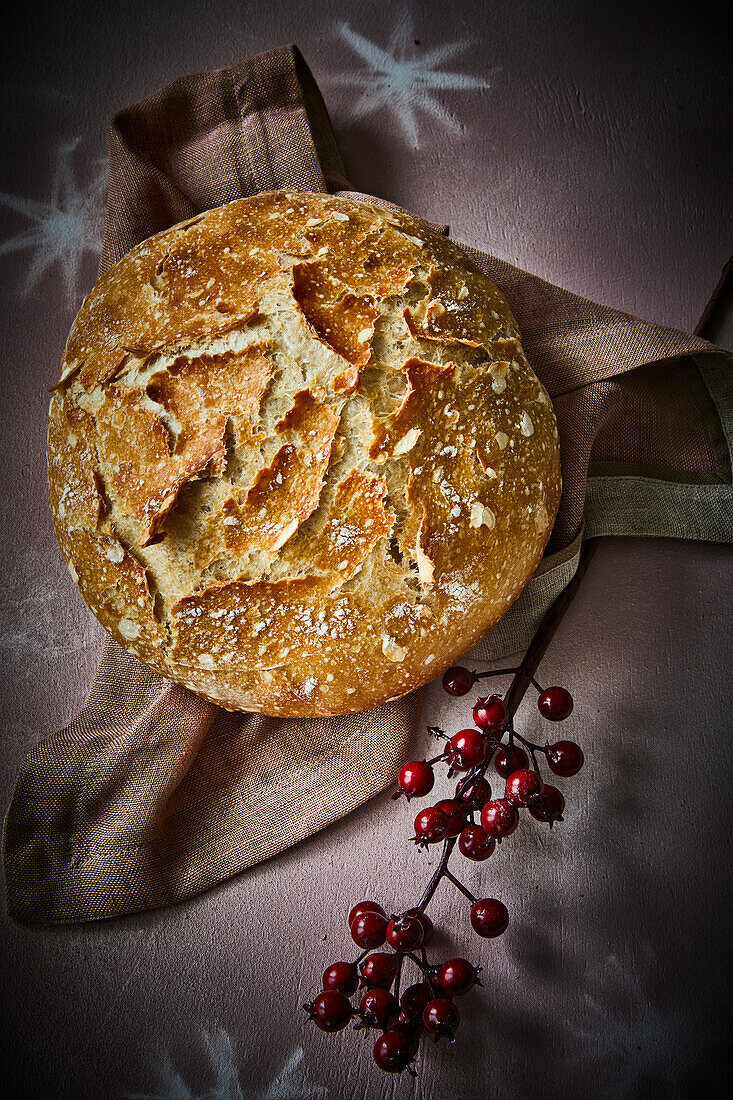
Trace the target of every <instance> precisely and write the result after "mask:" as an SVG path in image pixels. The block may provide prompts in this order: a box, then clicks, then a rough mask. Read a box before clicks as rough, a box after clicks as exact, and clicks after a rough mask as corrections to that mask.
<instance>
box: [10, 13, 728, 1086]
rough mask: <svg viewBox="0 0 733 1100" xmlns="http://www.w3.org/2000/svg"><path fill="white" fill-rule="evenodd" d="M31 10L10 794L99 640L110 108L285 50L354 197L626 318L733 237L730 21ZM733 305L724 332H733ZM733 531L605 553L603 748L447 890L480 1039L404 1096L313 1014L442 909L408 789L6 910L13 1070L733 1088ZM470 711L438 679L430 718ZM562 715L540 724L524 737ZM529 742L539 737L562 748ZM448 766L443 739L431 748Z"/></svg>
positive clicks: (15, 362) (81, 1081)
mask: <svg viewBox="0 0 733 1100" xmlns="http://www.w3.org/2000/svg"><path fill="white" fill-rule="evenodd" d="M16 14H17V16H18V18H17V22H16V24H15V25H14V26H13V27H12V29H11V28H8V27H5V28H4V33H3V36H2V42H1V43H0V45H1V48H2V54H3V57H2V73H3V82H4V90H3V111H4V141H3V156H2V159H1V161H0V192H1V194H0V230H1V231H2V242H3V243H1V244H0V296H1V297H2V358H1V362H2V372H3V395H2V424H3V446H2V465H1V468H0V477H1V478H2V500H3V505H4V507H3V510H2V519H3V540H4V542H3V552H2V562H3V567H4V568H3V585H2V639H1V640H2V647H3V676H2V729H3V735H4V751H3V754H2V764H1V775H2V779H1V782H2V803H3V807H6V806H7V804H8V802H9V799H10V795H11V791H12V786H13V781H14V778H15V776H16V774H17V771H18V769H19V767H20V763H21V760H22V759H23V756H24V755H25V753H26V752H27V750H28V749H29V748H30V746H31V745H32V744H33V743H34V742H35V741H36V740H38V739H40V738H41V737H43V736H46V735H47V734H49V733H51V732H52V731H54V730H55V729H57V728H58V727H60V726H62V725H63V724H64V723H66V722H67V721H68V719H69V718H70V717H71V715H72V714H73V713H74V712H75V711H76V710H77V708H78V707H79V705H80V704H81V702H82V700H83V698H84V696H85V692H86V689H87V686H88V684H89V681H90V679H91V677H92V674H93V671H94V668H95V665H96V661H97V658H98V654H99V652H100V647H101V645H102V631H101V628H100V627H99V626H98V625H97V623H96V621H95V620H94V619H93V618H92V617H91V615H90V614H89V613H88V612H87V610H86V608H85V607H84V605H83V603H82V601H81V599H80V597H79V595H78V593H77V592H76V590H75V588H74V586H73V585H72V583H71V580H70V578H69V575H68V572H67V570H66V567H65V565H64V563H63V561H62V558H61V554H60V552H59V550H58V548H57V546H56V542H55V540H54V535H53V531H52V527H51V521H50V516H49V511H48V506H47V499H46V488H45V452H44V445H45V416H46V407H47V400H48V399H47V395H46V387H48V386H49V385H51V384H52V383H53V381H55V378H56V376H57V370H58V362H59V358H60V354H61V349H62V346H63V342H64V339H65V337H66V333H67V331H68V328H69V326H70V323H71V320H72V318H73V315H74V313H75V310H76V308H78V306H79V304H80V301H81V297H82V295H83V293H84V292H85V291H86V290H87V289H88V288H89V287H90V285H91V283H92V282H93V279H94V274H95V270H96V258H97V252H98V247H99V242H100V237H101V228H102V224H103V217H104V194H105V147H104V127H105V122H106V119H107V117H108V116H109V115H110V114H111V113H113V112H114V111H115V110H117V109H118V108H120V107H121V106H124V105H125V104H127V103H128V102H131V101H133V100H136V99H138V98H140V97H142V96H143V95H146V94H147V93H149V92H151V91H153V90H154V89H155V88H156V87H158V86H160V85H161V84H164V83H166V82H167V81H169V80H171V79H173V78H174V77H176V76H178V75H181V74H183V73H186V72H193V71H198V70H201V69H208V68H219V67H222V66H226V65H229V64H232V63H234V62H236V61H238V60H240V59H241V58H243V57H245V56H248V55H251V54H253V53H257V52H259V51H261V50H265V49H270V48H272V47H274V46H278V45H283V44H286V43H289V42H295V43H297V44H298V45H299V46H300V48H301V49H302V51H303V53H304V55H305V57H306V60H307V61H308V63H309V64H310V66H311V68H312V70H313V72H314V75H315V77H316V80H317V81H318V83H319V85H320V87H321V90H322V92H323V94H324V97H325V99H326V103H327V106H328V107H329V110H330V112H331V115H332V118H333V123H334V128H335V130H336V133H337V136H338V138H339V140H340V142H341V145H342V148H343V152H344V155H345V157H346V160H347V164H348V168H349V171H350V176H351V180H352V182H353V185H354V186H355V187H357V188H359V189H361V190H364V191H367V192H371V193H373V194H378V195H381V196H383V197H385V198H387V199H391V200H393V201H396V202H398V203H401V204H403V205H404V206H406V207H408V208H409V209H411V210H413V211H414V212H415V213H417V214H419V215H423V216H425V217H427V218H431V219H433V220H436V221H446V222H450V224H451V228H452V232H453V235H454V236H456V237H457V238H458V239H459V240H464V241H466V242H469V243H472V244H476V245H477V246H478V247H480V248H482V249H485V250H487V251H492V252H494V253H496V254H498V255H500V256H502V257H504V258H505V259H507V260H510V261H511V262H512V263H515V264H519V265H521V266H524V267H526V268H528V269H530V270H532V271H535V272H536V273H538V274H539V275H542V276H544V277H545V278H547V279H550V280H553V281H555V282H557V283H560V284H562V285H563V286H566V287H568V288H570V289H572V290H575V291H579V292H581V293H583V294H585V295H588V296H590V297H592V298H595V299H597V300H598V301H601V302H605V303H608V304H610V305H614V306H619V307H621V308H623V309H625V310H629V311H631V312H633V313H636V314H638V315H640V316H643V317H646V318H649V319H652V320H656V321H661V322H665V323H668V324H671V325H675V326H679V327H683V328H691V327H692V326H694V324H695V322H696V320H697V318H698V316H699V314H700V312H701V310H702V307H703V306H704V304H705V301H706V299H707V298H708V295H709V294H710V291H711V290H712V288H713V286H714V285H715V283H716V281H717V279H718V276H719V274H720V271H721V269H722V267H723V264H724V262H725V260H726V259H727V256H728V254H729V252H730V250H731V237H732V236H733V234H732V233H731V228H732V219H731V208H730V180H731V176H732V174H733V173H732V172H731V169H732V168H733V164H732V163H731V148H732V144H731V141H730V122H731V80H730V57H729V55H728V54H727V49H728V45H729V38H728V35H727V33H726V32H725V27H724V25H723V24H722V23H721V18H722V16H721V15H720V13H719V11H718V8H717V7H715V8H714V7H711V8H710V9H709V11H708V10H707V9H706V6H705V5H704V4H700V3H698V4H695V5H692V6H689V5H679V6H675V5H674V4H672V5H670V4H665V5H661V4H659V5H655V4H653V3H651V4H650V3H647V4H641V5H640V4H638V3H630V2H629V0H620V2H617V3H614V4H607V3H600V4H586V3H582V2H581V0H558V2H555V3H549V2H547V3H531V2H514V3H510V2H507V0H496V2H494V3H491V4H485V3H481V2H479V0H453V2H452V3H450V4H449V3H445V2H443V3H438V2H436V0H431V2H427V3H424V4H419V3H415V2H407V3H405V2H402V3H397V4H395V5H394V6H387V5H384V4H377V3H366V2H354V3H346V2H343V0H342V2H337V0H314V2H312V3H308V4H305V3H295V2H294V0H268V2H254V3H247V2H246V0H244V2H242V0H238V2H234V0H197V2H196V3H193V2H191V0H179V2H178V3H177V4H164V3H157V4H156V3H152V2H147V3H143V2H141V0H133V2H127V3H119V4H116V5H113V4H110V3H101V4H100V3H98V2H97V3H91V2H89V0H81V2H77V3H73V4H72V3H68V4H65V5H58V4H55V5H52V4H40V3H36V2H33V0H31V2H29V3H24V4H23V5H22V7H21V8H20V9H18V12H17V13H16ZM732 313H733V311H731V312H730V313H729V316H728V319H727V320H726V319H724V321H723V323H722V325H721V326H720V328H719V331H718V334H717V338H718V340H719V341H720V342H721V343H723V344H724V345H725V346H727V347H733V316H732V315H731V314H732ZM732 596H733V584H732V577H731V553H730V550H729V548H727V547H724V546H716V545H698V544H692V543H681V542H673V541H665V540H646V539H644V540H630V539H627V540H623V539H613V540H607V541H606V543H605V544H604V545H603V546H601V548H600V551H599V553H598V554H597V557H596V559H595V560H594V562H593V564H592V567H591V569H590V572H589V574H588V576H587V578H586V580H585V581H584V584H583V587H582V590H581V593H580V595H579V596H578V598H577V600H576V602H575V604H574V605H573V607H572V609H571V611H570V613H569V616H568V618H567V620H566V621H565V623H564V625H563V627H562V629H561V632H560V633H559V635H558V636H557V638H556V639H555V642H554V643H553V646H552V648H551V650H550V653H549V655H548V657H547V658H546V660H545V663H544V666H543V669H542V675H543V677H544V679H545V680H547V681H549V682H556V681H560V682H564V683H566V684H567V685H568V686H569V687H570V689H571V690H572V691H573V693H574V695H575V697H576V710H575V713H574V715H573V716H572V718H571V719H570V720H569V722H568V724H567V736H570V737H574V738H576V739H577V740H579V741H580V742H581V743H582V744H583V746H584V747H585V750H586V755H587V759H588V765H587V767H586V769H585V770H584V771H583V772H582V773H581V775H580V776H579V777H578V778H577V779H576V780H573V781H569V782H567V783H566V784H565V791H566V796H567V799H568V811H567V814H566V821H565V823H564V824H563V825H562V826H560V827H559V828H557V829H554V830H553V831H552V833H551V834H548V832H547V831H546V830H544V829H540V828H539V827H538V828H536V829H535V828H532V827H527V828H525V829H524V830H523V831H522V832H521V834H519V835H517V836H516V837H515V838H513V840H512V843H511V844H507V845H504V846H503V848H502V849H501V850H500V851H499V852H498V854H497V855H496V856H495V857H494V858H493V859H492V860H491V861H490V863H489V864H486V865H482V866H481V865H476V867H474V868H472V869H470V870H469V871H468V872H467V874H466V881H467V883H468V885H469V886H471V887H475V888H476V889H479V887H478V883H479V882H481V883H482V884H483V885H482V887H481V888H480V889H481V890H482V891H483V892H486V893H496V894H498V896H500V897H502V898H503V899H504V900H505V901H506V903H507V904H508V906H509V908H510V911H511V913H512V917H513V920H512V924H511V926H510V930H509V931H508V932H507V934H506V935H505V936H504V937H502V938H501V939H500V940H497V941H496V942H484V941H479V940H478V939H477V938H476V937H474V936H473V935H472V933H471V932H470V929H469V927H468V920H467V912H466V903H465V901H464V900H463V899H462V898H461V897H460V895H458V894H456V893H455V892H450V891H449V889H448V888H447V887H446V888H444V887H441V892H440V893H439V895H438V896H437V898H436V901H435V903H434V917H435V919H437V920H438V921H439V923H441V924H442V925H443V926H444V928H445V929H447V930H448V929H449V930H450V931H449V932H446V933H444V934H442V935H441V937H440V939H439V941H438V945H437V946H438V947H440V948H442V950H443V951H444V952H445V954H446V956H447V955H448V954H464V953H465V954H467V955H468V956H469V957H470V958H472V959H475V960H476V961H477V962H481V963H483V966H484V989H483V990H482V991H480V992H478V993H474V994H471V995H469V997H468V998H465V999H464V1000H463V1003H462V1005H461V1007H462V1010H463V1023H462V1024H461V1027H460V1029H459V1033H458V1038H457V1041H456V1043H455V1045H453V1046H452V1047H445V1048H440V1047H439V1048H434V1047H432V1045H429V1044H423V1051H422V1053H421V1055H420V1058H419V1062H418V1071H419V1076H418V1078H417V1080H416V1081H415V1082H413V1081H411V1080H408V1079H406V1078H405V1079H400V1080H397V1081H394V1080H392V1079H387V1078H385V1077H383V1076H381V1075H380V1074H379V1072H378V1070H377V1069H376V1067H374V1066H373V1065H372V1064H371V1054H370V1050H369V1047H370V1044H369V1043H367V1042H365V1041H363V1040H360V1039H359V1037H358V1036H355V1035H353V1034H351V1033H350V1032H346V1033H342V1034H339V1035H337V1036H333V1037H328V1036H324V1035H322V1034H320V1033H317V1032H316V1031H315V1029H313V1028H312V1027H306V1026H305V1025H304V1021H303V1019H302V1017H303V1016H304V1013H303V1012H302V1010H301V1009H300V1007H299V1006H300V1004H302V1002H303V1001H304V1000H305V999H307V998H308V997H310V996H311V995H312V994H313V993H314V992H315V991H316V989H317V987H318V980H319V977H320V974H321V971H322V969H323V967H324V966H325V965H326V963H328V962H330V961H332V960H333V959H337V958H341V957H343V956H344V954H345V953H348V951H349V948H348V944H347V933H346V927H345V923H344V916H345V913H346V912H347V910H348V908H349V906H350V905H351V904H353V903H354V902H355V901H357V900H359V899H360V898H361V897H364V896H366V897H375V898H378V899H380V900H382V901H383V902H384V903H385V905H386V906H388V907H392V906H399V905H400V903H401V902H404V901H406V900H407V899H409V902H410V904H414V899H415V898H416V897H417V894H418V893H419V891H420V889H421V886H420V884H421V883H422V882H424V881H425V879H426V878H427V876H428V874H429V868H430V866H431V865H432V863H433V860H434V857H433V856H432V855H430V856H426V855H422V854H419V853H417V852H416V851H415V850H414V848H413V846H411V845H408V843H407V840H408V837H409V835H410V828H409V824H410V822H411V816H412V815H411V814H410V813H409V812H407V811H406V808H405V806H404V805H403V804H400V803H394V802H392V801H391V800H390V799H389V797H388V796H387V795H384V796H380V797H378V798H376V799H374V800H373V801H372V802H370V803H369V804H368V805H366V806H365V807H363V808H362V809H361V810H359V811H357V812H356V813H354V814H352V815H351V816H349V817H348V818H346V819H344V820H343V821H341V822H340V823H339V824H337V825H334V826H332V827H331V828H329V829H327V830H325V831H324V832H322V833H320V834H318V835H316V836H314V837H312V838H311V839H310V840H308V841H306V842H304V843H302V844H300V845H298V846H297V847H295V848H293V849H290V850H289V851H287V852H286V853H284V854H283V855H281V856H279V857H278V858H276V859H273V860H270V861H269V862H267V863H265V864H263V865H261V866H259V867H256V868H254V869H253V870H251V871H248V872H246V873H244V874H242V875H240V876H238V877H237V878H235V879H233V880H231V881H229V882H227V883H225V884H223V885H222V886H220V887H219V888H217V889H214V890H212V891H210V892H208V893H207V894H205V895H204V896H202V897H200V898H198V899H196V900H194V901H192V902H190V903H187V904H185V905H181V906H179V907H178V908H173V909H168V910H163V911H159V912H153V913H148V914H143V915H140V916H135V917H131V918H126V919H124V920H112V921H107V922H104V923H100V924H92V925H86V926H78V927H57V928H47V927H46V928H44V927H20V926H18V925H15V924H13V923H12V922H10V921H8V920H7V919H5V918H3V919H2V921H0V931H1V935H2V941H3V942H2V964H1V965H2V973H3V985H4V990H5V992H4V1002H3V1004H4V1011H3V1027H2V1036H3V1039H2V1041H3V1046H4V1050H5V1059H4V1068H3V1071H2V1075H3V1083H4V1085H5V1087H6V1091H7V1094H8V1095H11V1096H13V1097H46V1096H48V1097H61V1098H76V1100H87V1098H96V1097H105V1098H106V1097H110V1098H120V1100H122V1098H130V1097H143V1096H144V1097H149V1098H153V1097H167V1098H170V1100H173V1098H174V1097H175V1098H177V1100H185V1098H194V1097H196V1098H201V1100H203V1098H204V1097H205V1098H207V1100H237V1098H247V1100H250V1098H251V1100H264V1098H266V1097H267V1098H270V1100H276V1098H279V1100H285V1098H293V1100H303V1098H306V1097H328V1098H334V1100H342V1098H343V1100H377V1098H381V1097H389V1098H391V1097H408V1098H410V1100H413V1098H414V1100H428V1098H429V1100H453V1098H454V1097H455V1098H458V1097H460V1098H461V1100H483V1098H488V1097H512V1098H514V1097H518V1098H525V1097H531V1098H533V1100H537V1098H545V1097H547V1098H554V1097H563V1100H574V1098H584V1097H587V1096H590V1095H592V1096H594V1097H597V1098H602V1097H603V1098H605V1097H608V1098H626V1097H628V1098H634V1100H640V1098H646V1097H650V1098H651V1097H654V1098H658V1097H687V1096H692V1095H695V1096H717V1095H723V1094H724V1093H725V1094H727V1089H726V1087H725V1086H726V1084H727V1083H728V1082H729V1080H730V1069H731V1065H730V1047H729V1036H730V1009H731V985H730V981H729V978H728V976H727V975H728V971H729V970H730V964H731V958H730V942H731V937H730V921H729V914H728V909H729V897H730V887H731V882H730V854H731V853H730V846H731V840H730V816H731V808H730V807H731V796H730V783H731V768H730V730H731V721H730V706H731V690H730V668H731V656H732V655H731V633H730V607H731V598H732ZM467 717H468V706H467V704H466V703H465V702H462V701H460V700H458V701H451V702H448V701H446V697H445V696H444V695H443V693H442V692H441V691H440V690H439V688H438V687H437V686H436V685H433V686H432V687H431V688H430V689H428V691H427V692H426V694H425V710H424V721H425V722H428V721H430V722H433V723H436V724H439V725H444V726H445V727H446V728H451V727H456V728H458V727H459V726H462V725H464V724H465V722H466V719H467ZM540 727H541V719H540V718H539V716H538V715H537V714H536V712H535V715H534V717H533V716H532V711H531V710H529V711H528V712H527V726H526V728H527V730H528V732H529V735H530V736H532V735H533V734H535V735H536V736H537V737H542V736H544V734H545V731H544V730H542V729H541V728H540ZM535 739H536V738H535ZM427 750H428V738H427V735H426V734H425V733H422V734H420V735H419V736H418V740H417V745H416V750H415V751H416V753H424V752H426V751H427Z"/></svg>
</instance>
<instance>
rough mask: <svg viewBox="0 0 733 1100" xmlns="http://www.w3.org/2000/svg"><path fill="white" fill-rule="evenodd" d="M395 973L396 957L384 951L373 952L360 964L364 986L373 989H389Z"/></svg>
mask: <svg viewBox="0 0 733 1100" xmlns="http://www.w3.org/2000/svg"><path fill="white" fill-rule="evenodd" d="M396 973H397V956H396V955H393V954H391V952H390V953H389V954H388V953H387V952H386V951H374V952H373V953H372V954H371V955H367V957H366V958H365V959H364V961H363V962H362V964H361V977H362V981H363V983H364V984H365V985H369V986H372V987H373V988H374V989H377V988H379V989H389V987H390V986H391V985H392V982H393V981H394V978H395V974H396Z"/></svg>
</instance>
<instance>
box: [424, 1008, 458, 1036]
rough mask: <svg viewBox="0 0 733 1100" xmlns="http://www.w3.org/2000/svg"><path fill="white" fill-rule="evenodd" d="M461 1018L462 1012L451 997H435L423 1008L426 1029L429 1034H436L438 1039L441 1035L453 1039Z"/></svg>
mask: <svg viewBox="0 0 733 1100" xmlns="http://www.w3.org/2000/svg"><path fill="white" fill-rule="evenodd" d="M460 1019H461V1014H460V1012H459V1011H458V1009H457V1008H456V1006H455V1005H454V1004H453V1001H451V1000H450V998H449V997H435V999H434V1000H432V1001H430V1002H429V1004H426V1005H425V1008H424V1009H423V1014H422V1022H423V1024H424V1025H425V1030H426V1031H427V1032H428V1034H429V1035H433V1036H435V1038H436V1040H437V1039H439V1038H440V1037H441V1035H446V1036H447V1037H448V1038H449V1039H452V1038H453V1031H454V1029H455V1028H457V1027H458V1023H459V1021H460Z"/></svg>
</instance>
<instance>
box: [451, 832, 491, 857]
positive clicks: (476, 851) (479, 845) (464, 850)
mask: <svg viewBox="0 0 733 1100" xmlns="http://www.w3.org/2000/svg"><path fill="white" fill-rule="evenodd" d="M495 847H496V841H495V840H494V838H493V836H489V834H488V833H487V832H486V830H485V829H482V828H481V826H480V825H467V826H466V828H465V829H464V830H463V831H462V832H461V835H460V836H459V837H458V848H459V851H460V853H461V855H463V856H465V857H466V858H467V859H475V860H476V861H477V862H478V861H480V860H484V859H488V858H489V856H490V855H491V854H492V853H493V851H494V848H495Z"/></svg>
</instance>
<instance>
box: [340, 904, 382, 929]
mask: <svg viewBox="0 0 733 1100" xmlns="http://www.w3.org/2000/svg"><path fill="white" fill-rule="evenodd" d="M362 913H381V915H382V916H383V917H386V916H387V914H386V912H385V910H384V909H383V908H382V906H381V905H379V904H378V903H377V902H376V901H360V902H359V904H358V905H355V906H354V908H353V909H352V910H351V912H350V913H349V921H348V924H349V927H351V925H352V924H353V923H354V921H355V920H356V918H357V917H360V916H361V915H362Z"/></svg>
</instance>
